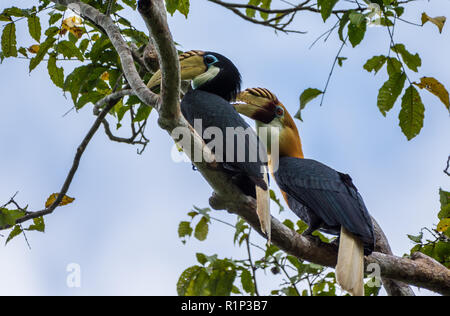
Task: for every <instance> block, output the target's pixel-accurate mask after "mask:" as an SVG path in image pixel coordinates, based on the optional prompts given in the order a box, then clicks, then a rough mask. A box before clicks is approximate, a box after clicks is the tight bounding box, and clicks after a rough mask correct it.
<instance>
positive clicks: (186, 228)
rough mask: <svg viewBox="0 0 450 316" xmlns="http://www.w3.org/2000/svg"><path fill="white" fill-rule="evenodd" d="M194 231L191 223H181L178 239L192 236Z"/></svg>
mask: <svg viewBox="0 0 450 316" xmlns="http://www.w3.org/2000/svg"><path fill="white" fill-rule="evenodd" d="M192 232H193V229H192V227H191V223H189V222H181V223H180V224H179V226H178V237H180V238H185V237H186V236H189V237H190V236H191V235H192Z"/></svg>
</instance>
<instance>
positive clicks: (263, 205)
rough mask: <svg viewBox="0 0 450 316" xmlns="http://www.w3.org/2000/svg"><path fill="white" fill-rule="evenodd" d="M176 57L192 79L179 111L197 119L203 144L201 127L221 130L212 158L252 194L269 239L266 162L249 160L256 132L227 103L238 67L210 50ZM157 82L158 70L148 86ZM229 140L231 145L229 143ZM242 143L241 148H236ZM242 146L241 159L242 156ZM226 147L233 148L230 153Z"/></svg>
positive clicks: (183, 74) (237, 78)
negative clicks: (242, 131) (230, 132)
mask: <svg viewBox="0 0 450 316" xmlns="http://www.w3.org/2000/svg"><path fill="white" fill-rule="evenodd" d="M179 60H180V72H181V79H182V80H192V84H191V86H192V89H190V90H189V91H188V92H187V93H186V94H185V96H184V97H183V99H182V101H181V112H182V113H183V115H184V117H185V118H186V120H187V121H188V122H189V123H190V124H191V125H192V126H195V125H196V124H195V121H196V120H201V127H202V128H201V130H200V131H198V132H199V134H200V133H201V136H202V137H203V139H204V141H205V142H206V143H207V144H208V143H210V142H211V141H212V140H211V139H206V137H205V136H206V135H205V133H204V132H205V130H207V129H209V128H210V127H215V128H219V129H220V130H221V131H222V136H223V139H222V140H221V141H219V142H218V143H221V144H223V146H222V149H223V150H221V151H218V150H216V148H214V147H213V148H211V149H212V151H213V153H214V154H215V155H216V159H218V158H220V159H218V160H219V161H220V162H222V163H221V165H222V166H223V170H224V171H225V172H227V173H228V174H230V175H231V176H232V179H233V183H235V184H236V185H237V186H238V187H239V188H240V189H241V190H242V192H243V193H245V194H246V195H249V196H252V197H254V198H256V200H257V210H258V216H259V219H260V222H261V228H262V231H263V232H264V233H265V234H266V235H267V237H268V239H269V241H270V219H271V217H270V210H269V204H270V195H269V188H268V179H267V173H265V172H263V170H265V168H266V162H264V159H261V158H264V157H261V155H257V157H255V158H256V159H254V160H251V159H252V158H251V157H250V156H251V154H250V150H253V149H254V147H252V148H253V149H249V148H250V145H255V144H259V141H258V136H257V135H256V133H255V132H254V131H253V129H252V128H251V127H250V126H249V125H248V124H247V123H246V122H245V120H244V119H243V118H242V117H241V116H240V115H239V113H238V112H237V111H236V110H235V109H234V107H233V106H232V105H231V104H230V102H231V101H234V100H235V98H236V95H237V94H238V92H239V91H240V88H241V75H240V73H239V71H238V69H237V68H236V66H235V65H234V64H233V63H232V62H231V61H230V60H229V59H228V58H226V57H225V56H222V55H220V54H218V53H214V52H203V51H198V50H194V51H189V52H186V53H183V54H182V55H180V58H179ZM160 83H161V72H160V71H158V72H157V73H155V74H154V75H153V77H152V78H151V79H150V81H149V83H148V87H149V88H153V87H156V86H158V85H159V84H160ZM227 128H232V129H234V130H235V129H236V128H242V129H244V130H247V131H248V133H236V134H234V135H232V136H231V137H229V136H228V137H227ZM215 137H218V136H217V135H215ZM231 141H233V142H234V146H231ZM243 144H244V147H245V148H238V146H242V145H243ZM228 145H230V148H231V149H230V148H229V147H228ZM256 146H258V145H256ZM225 149H226V150H225ZM243 149H245V153H244V154H245V159H242V158H244V157H242V153H243ZM230 150H233V152H232V153H231V154H230ZM257 150H261V148H258V149H257ZM264 152H265V148H264ZM219 155H220V156H221V157H218V156H219ZM266 155H267V154H266ZM238 156H239V157H238ZM266 159H267V158H266Z"/></svg>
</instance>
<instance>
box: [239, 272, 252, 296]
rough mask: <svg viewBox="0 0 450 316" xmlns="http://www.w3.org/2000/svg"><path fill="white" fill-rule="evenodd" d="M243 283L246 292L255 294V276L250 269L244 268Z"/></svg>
mask: <svg viewBox="0 0 450 316" xmlns="http://www.w3.org/2000/svg"><path fill="white" fill-rule="evenodd" d="M241 284H242V288H243V289H244V291H245V292H247V293H249V294H251V295H254V294H255V284H254V283H253V277H252V274H251V273H250V271H248V270H243V271H242V273H241Z"/></svg>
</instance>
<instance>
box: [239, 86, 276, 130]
mask: <svg viewBox="0 0 450 316" xmlns="http://www.w3.org/2000/svg"><path fill="white" fill-rule="evenodd" d="M236 101H237V102H236V103H234V104H233V106H234V108H235V109H236V111H238V112H239V113H240V114H242V115H245V116H247V117H249V118H251V119H253V120H257V121H261V122H263V123H265V124H268V123H270V122H271V121H272V120H273V118H274V108H275V105H274V102H273V100H270V99H268V98H267V97H266V96H264V97H263V96H258V95H255V93H254V92H253V89H247V90H245V91H243V92H241V93H239V94H238V96H237V98H236Z"/></svg>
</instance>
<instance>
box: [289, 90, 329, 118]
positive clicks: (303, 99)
mask: <svg viewBox="0 0 450 316" xmlns="http://www.w3.org/2000/svg"><path fill="white" fill-rule="evenodd" d="M321 94H323V91H320V90H319V89H313V88H308V89H306V90H305V91H303V93H302V94H301V96H300V109H299V110H298V112H297V114H295V118H297V119H299V120H300V121H303V120H302V116H301V111H302V110H303V109H304V108H305V107H306V105H307V104H308V103H309V102H311V101H312V100H314V99H315V98H317V97H318V96H319V95H321Z"/></svg>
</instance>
